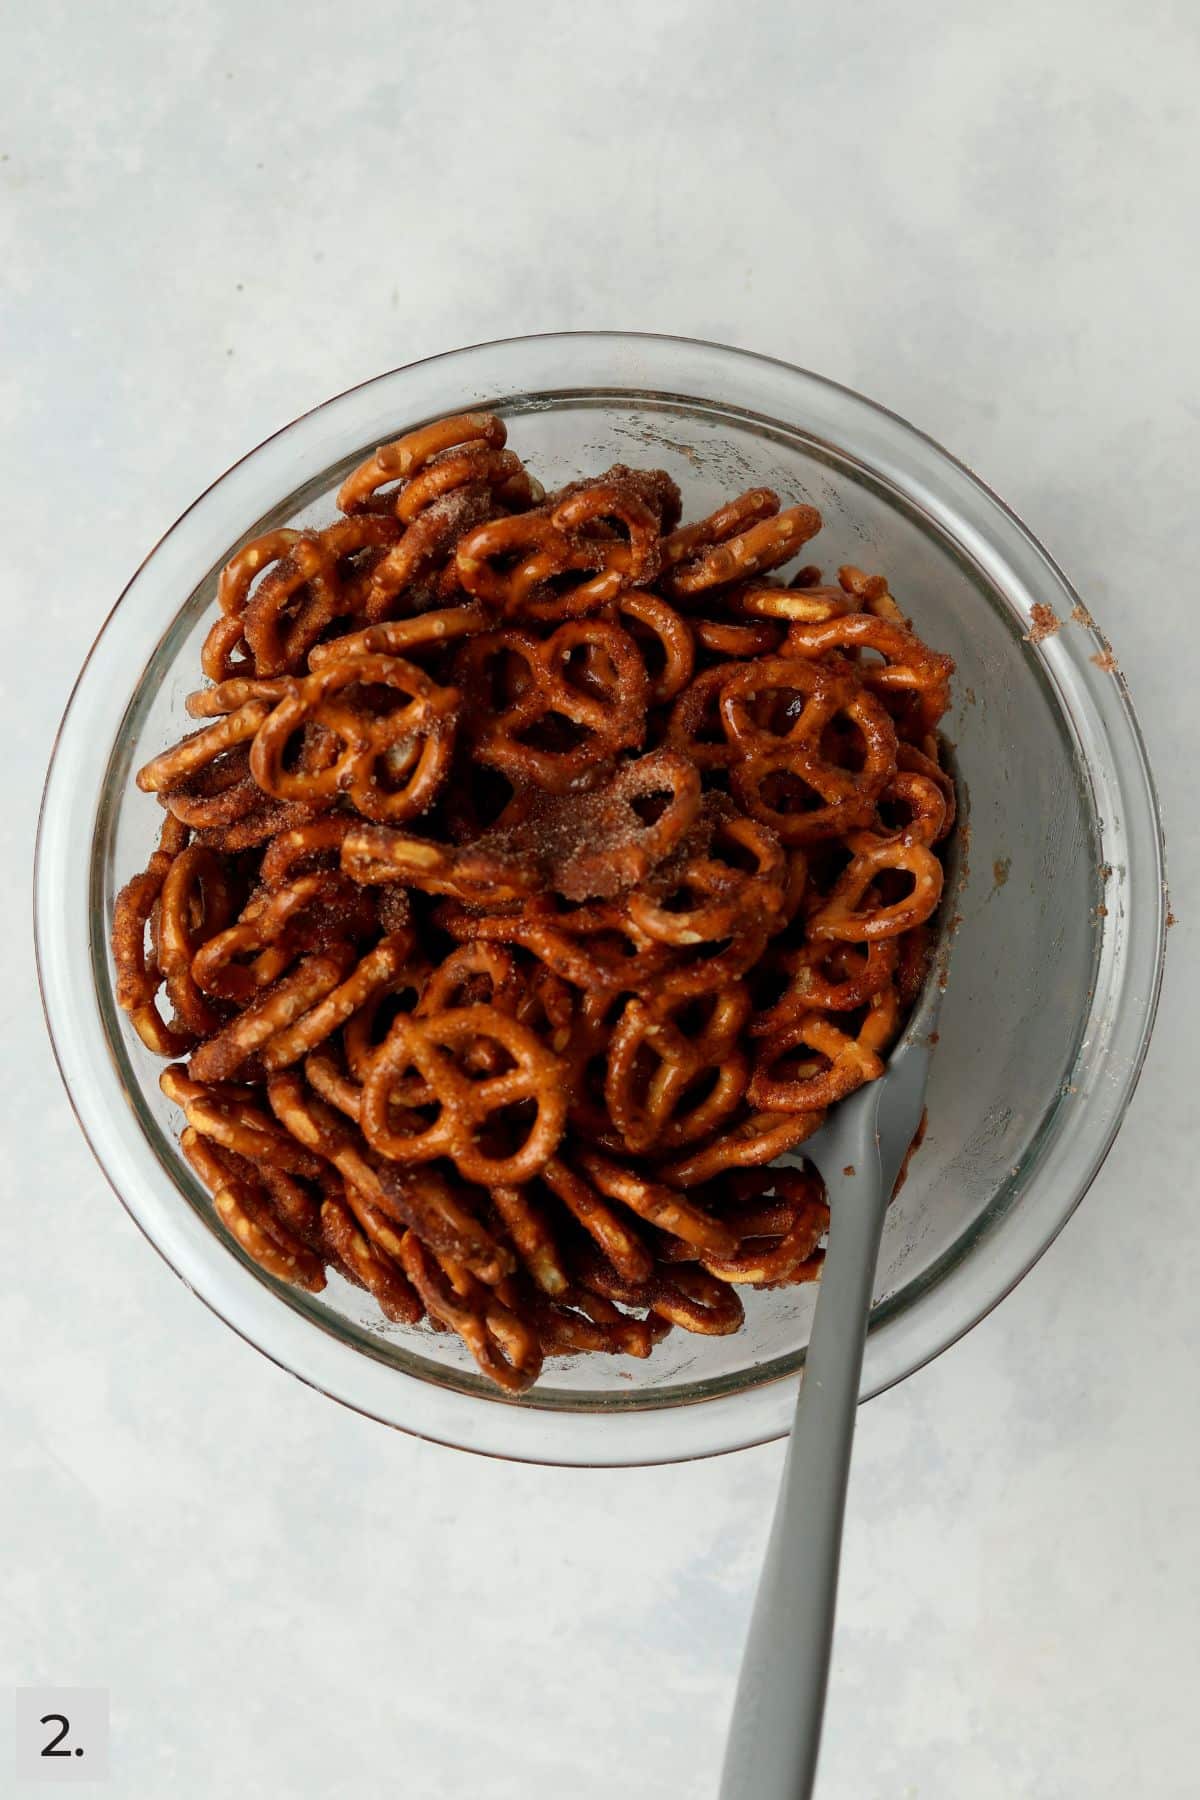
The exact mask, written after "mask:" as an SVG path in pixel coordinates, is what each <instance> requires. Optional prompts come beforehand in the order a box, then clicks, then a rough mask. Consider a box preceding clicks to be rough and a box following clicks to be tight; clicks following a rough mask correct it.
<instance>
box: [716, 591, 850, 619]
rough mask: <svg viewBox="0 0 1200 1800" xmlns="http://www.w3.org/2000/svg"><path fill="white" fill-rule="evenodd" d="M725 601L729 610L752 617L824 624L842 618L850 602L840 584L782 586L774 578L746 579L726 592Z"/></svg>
mask: <svg viewBox="0 0 1200 1800" xmlns="http://www.w3.org/2000/svg"><path fill="white" fill-rule="evenodd" d="M725 604H726V605H727V606H728V607H729V609H730V611H731V612H734V613H739V614H743V615H744V616H746V617H748V618H751V619H779V620H784V621H786V622H787V623H789V624H792V623H795V624H815V625H823V624H825V622H826V621H827V620H829V619H840V618H842V617H843V615H844V614H846V613H848V612H849V611H850V609H851V606H852V604H853V602H852V599H851V596H850V595H849V594H848V593H847V592H846V591H845V590H844V589H843V588H840V587H819V586H817V585H815V584H814V585H812V586H805V587H802V588H797V587H795V586H792V585H790V584H789V585H788V586H787V587H781V586H779V584H778V583H775V582H768V581H747V582H745V583H744V584H743V585H742V586H740V587H737V588H735V589H734V590H733V591H732V593H730V594H729V596H728V598H727V599H726V602H725Z"/></svg>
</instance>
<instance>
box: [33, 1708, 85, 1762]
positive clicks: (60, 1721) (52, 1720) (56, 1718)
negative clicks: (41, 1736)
mask: <svg viewBox="0 0 1200 1800" xmlns="http://www.w3.org/2000/svg"><path fill="white" fill-rule="evenodd" d="M38 1724H39V1725H57V1726H58V1730H57V1731H56V1732H55V1734H54V1736H53V1737H52V1738H51V1739H50V1742H49V1743H48V1744H46V1745H44V1746H43V1748H42V1755H43V1756H70V1754H71V1752H70V1751H69V1750H60V1749H59V1747H58V1746H59V1745H60V1744H61V1743H62V1741H63V1739H64V1738H65V1737H66V1735H67V1733H68V1731H70V1729H71V1721H70V1720H69V1719H64V1717H63V1715H62V1714H61V1713H44V1714H43V1716H42V1717H41V1718H40V1719H39V1720H38ZM75 1754H76V1756H82V1755H83V1751H82V1750H81V1749H80V1750H76V1752H75Z"/></svg>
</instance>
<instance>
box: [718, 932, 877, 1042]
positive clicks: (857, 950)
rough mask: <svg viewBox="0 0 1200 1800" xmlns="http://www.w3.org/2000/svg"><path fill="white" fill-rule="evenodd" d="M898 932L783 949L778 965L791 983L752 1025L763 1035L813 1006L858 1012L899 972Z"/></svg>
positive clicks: (753, 1032) (757, 1034)
mask: <svg viewBox="0 0 1200 1800" xmlns="http://www.w3.org/2000/svg"><path fill="white" fill-rule="evenodd" d="M897 954H898V953H897V946H896V940H895V939H894V938H876V939H874V940H872V941H868V942H864V943H862V944H861V945H859V944H851V943H839V942H832V941H830V940H828V939H826V940H824V941H820V942H816V943H805V944H802V945H801V946H800V947H799V948H798V949H792V950H784V951H780V952H779V954H778V967H779V969H780V971H781V973H783V974H784V975H785V976H786V978H787V986H786V987H785V988H784V990H783V992H782V993H781V994H779V996H778V997H777V998H776V999H775V1000H774V1001H773V1002H772V1004H771V1005H770V1006H768V1007H764V1008H762V1009H760V1010H759V1011H758V1012H757V1013H756V1014H755V1016H754V1018H753V1019H752V1020H751V1022H750V1025H749V1027H748V1029H749V1031H750V1033H751V1035H752V1036H755V1037H762V1036H765V1035H769V1034H770V1033H772V1032H774V1031H776V1030H778V1029H780V1028H781V1027H782V1026H785V1025H791V1024H793V1023H795V1021H796V1020H797V1019H799V1018H801V1017H802V1016H803V1015H804V1014H805V1013H810V1012H854V1011H855V1010H856V1008H858V1007H860V1006H865V1005H866V1003H867V1001H868V1000H870V999H871V997H872V995H873V994H877V993H879V992H880V990H881V989H882V988H885V987H887V985H888V983H889V982H890V981H891V980H892V978H893V976H894V975H895V973H896V963H897Z"/></svg>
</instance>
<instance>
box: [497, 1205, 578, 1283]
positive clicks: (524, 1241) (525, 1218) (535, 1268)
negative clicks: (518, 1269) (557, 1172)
mask: <svg viewBox="0 0 1200 1800" xmlns="http://www.w3.org/2000/svg"><path fill="white" fill-rule="evenodd" d="M490 1191H491V1197H492V1205H493V1207H494V1208H495V1210H496V1212H497V1213H498V1214H499V1216H500V1219H501V1221H502V1223H503V1226H504V1229H505V1231H506V1232H507V1233H508V1236H509V1237H510V1238H511V1239H512V1243H513V1246H514V1248H515V1250H516V1252H517V1255H518V1256H519V1257H520V1259H521V1262H522V1263H523V1264H524V1266H525V1268H526V1269H527V1270H528V1272H529V1276H530V1278H531V1280H532V1281H533V1282H534V1283H535V1285H536V1286H537V1287H538V1288H539V1289H540V1290H541V1292H542V1293H544V1294H549V1295H551V1297H553V1298H560V1297H562V1296H563V1295H565V1294H566V1292H567V1290H568V1287H569V1285H570V1281H569V1277H568V1276H567V1273H566V1270H565V1269H564V1268H563V1264H562V1257H561V1255H560V1253H559V1249H558V1245H557V1244H556V1242H555V1239H554V1233H553V1232H552V1230H551V1229H550V1227H549V1225H548V1224H547V1222H546V1217H545V1213H544V1211H543V1210H542V1209H540V1208H539V1207H538V1206H537V1205H536V1203H535V1202H534V1201H533V1200H532V1199H531V1198H530V1196H529V1193H528V1191H527V1190H526V1189H525V1188H520V1187H508V1186H506V1185H505V1184H504V1183H503V1182H499V1183H497V1184H496V1185H494V1186H493V1187H492V1189H491V1190H490Z"/></svg>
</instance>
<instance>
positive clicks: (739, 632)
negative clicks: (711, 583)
mask: <svg viewBox="0 0 1200 1800" xmlns="http://www.w3.org/2000/svg"><path fill="white" fill-rule="evenodd" d="M688 623H689V624H690V626H691V628H692V635H693V637H694V638H695V640H696V642H697V644H699V646H700V648H701V649H702V650H708V651H710V652H711V653H712V654H713V655H714V656H723V657H729V658H730V659H731V660H733V661H735V662H741V661H742V660H743V659H744V658H746V657H748V656H774V654H775V652H776V651H777V650H778V649H779V646H780V645H781V644H782V642H783V638H784V630H783V627H782V625H778V624H775V623H773V622H772V621H769V620H766V619H762V620H755V621H754V622H753V623H751V622H750V621H749V620H747V621H746V622H744V623H741V622H739V623H736V624H735V623H734V621H733V620H731V619H689V620H688Z"/></svg>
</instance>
